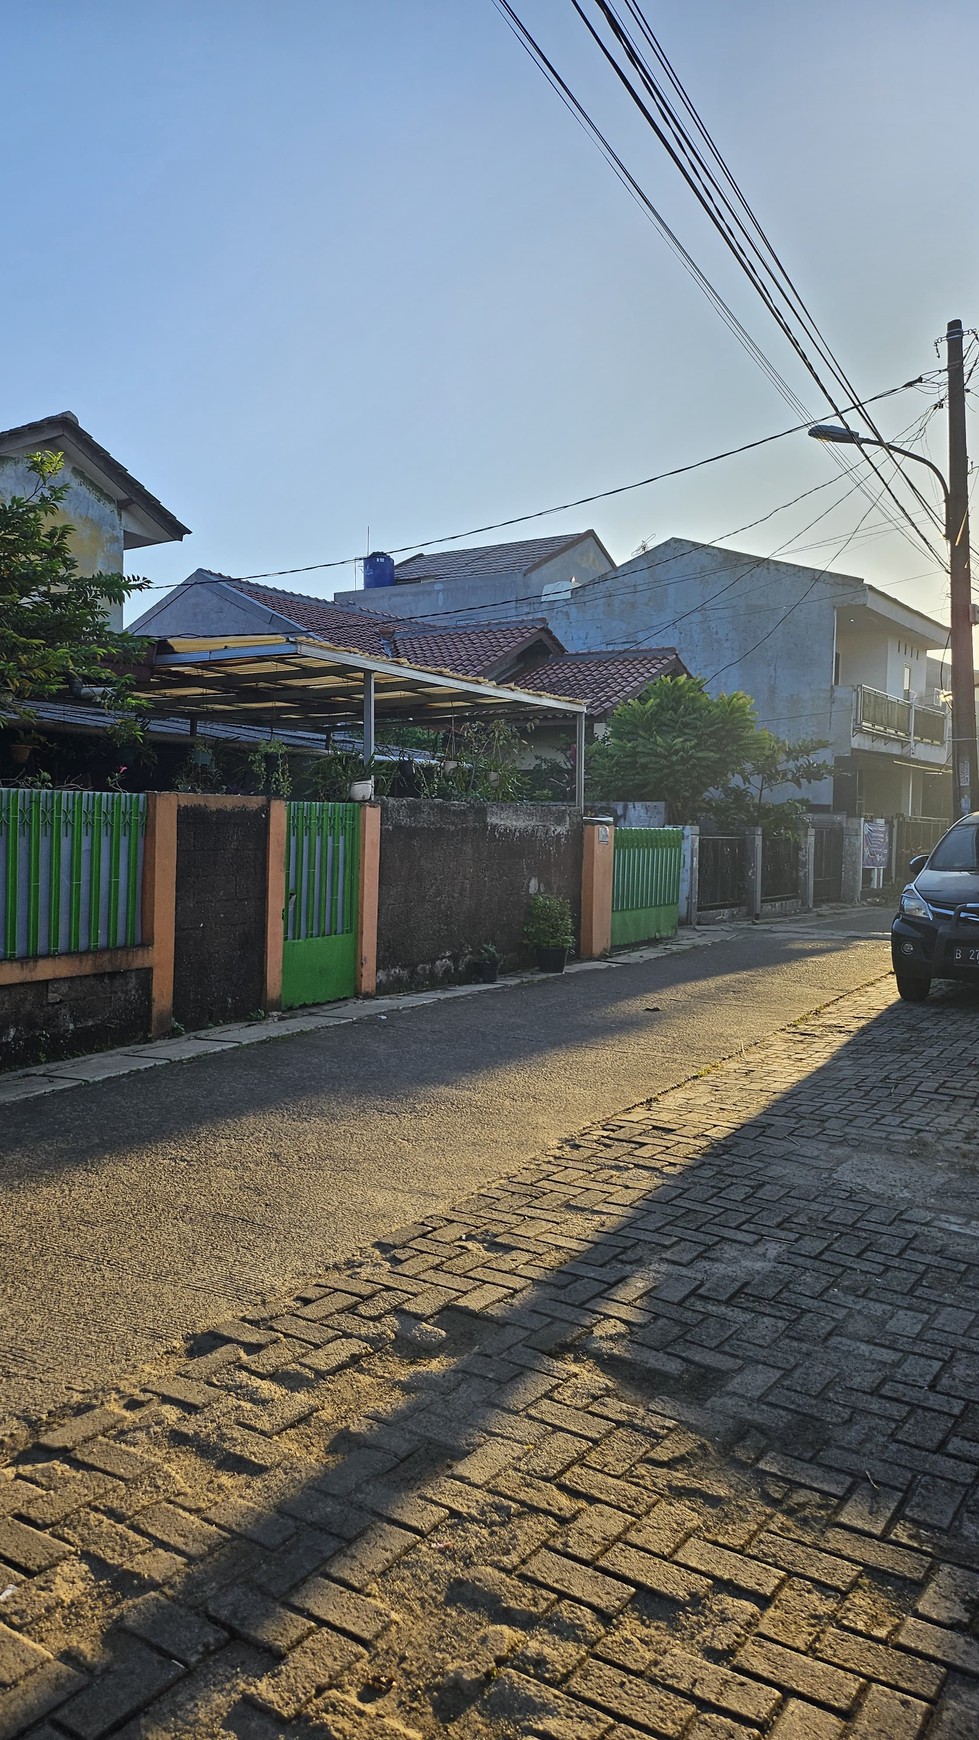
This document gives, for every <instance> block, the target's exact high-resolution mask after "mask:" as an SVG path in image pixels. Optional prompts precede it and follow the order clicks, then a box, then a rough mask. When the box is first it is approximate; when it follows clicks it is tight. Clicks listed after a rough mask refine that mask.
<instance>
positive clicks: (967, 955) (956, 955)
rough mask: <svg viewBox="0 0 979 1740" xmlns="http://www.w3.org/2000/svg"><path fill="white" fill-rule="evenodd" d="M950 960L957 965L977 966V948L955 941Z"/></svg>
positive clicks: (978, 950) (978, 958) (978, 949)
mask: <svg viewBox="0 0 979 1740" xmlns="http://www.w3.org/2000/svg"><path fill="white" fill-rule="evenodd" d="M952 960H953V962H954V964H955V965H956V966H957V967H979V948H971V947H970V946H968V945H967V944H965V943H956V944H955V946H954V947H953V949H952Z"/></svg>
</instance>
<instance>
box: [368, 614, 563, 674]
mask: <svg viewBox="0 0 979 1740" xmlns="http://www.w3.org/2000/svg"><path fill="white" fill-rule="evenodd" d="M545 632H548V634H549V631H548V630H547V624H546V623H545V622H544V621H543V619H541V620H539V621H528V620H526V619H524V621H522V622H519V621H518V622H494V623H486V624H485V625H482V624H474V625H473V626H472V627H471V628H438V629H426V628H425V626H424V623H416V622H409V623H408V624H407V626H406V628H404V629H398V631H397V633H396V635H395V639H396V641H397V647H398V653H399V656H400V657H401V658H403V659H410V661H411V663H412V664H413V665H438V666H439V667H440V668H441V669H443V670H451V671H458V673H459V675H460V676H473V677H477V676H483V675H485V674H486V673H487V672H489V671H491V670H494V669H495V668H496V666H497V665H499V664H500V663H501V662H502V661H503V660H505V659H506V658H507V655H508V654H513V653H516V652H518V651H519V650H520V648H521V647H523V646H528V645H533V643H534V641H536V640H538V639H539V637H540V636H541V635H542V634H544V633H545ZM549 638H550V636H549ZM520 681H521V683H522V682H523V677H522V675H521V678H520Z"/></svg>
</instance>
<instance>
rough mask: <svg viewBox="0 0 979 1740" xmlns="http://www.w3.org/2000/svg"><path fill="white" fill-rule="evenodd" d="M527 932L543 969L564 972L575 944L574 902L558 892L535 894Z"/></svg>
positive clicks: (538, 962)
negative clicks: (572, 906)
mask: <svg viewBox="0 0 979 1740" xmlns="http://www.w3.org/2000/svg"><path fill="white" fill-rule="evenodd" d="M523 934H524V941H525V942H528V943H529V944H530V946H531V948H532V949H534V950H535V952H536V955H537V967H538V971H539V972H542V973H563V972H564V969H565V967H566V965H567V960H568V953H569V950H570V949H571V948H572V946H573V944H574V931H573V929H572V926H571V906H570V903H569V902H568V901H567V900H565V899H564V898H563V897H562V896H561V895H558V894H532V895H531V897H530V905H529V906H528V908H527V922H526V924H525V925H524V933H523Z"/></svg>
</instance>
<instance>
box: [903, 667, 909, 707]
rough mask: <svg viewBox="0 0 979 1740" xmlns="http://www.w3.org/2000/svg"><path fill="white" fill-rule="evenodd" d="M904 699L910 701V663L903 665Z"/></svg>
mask: <svg viewBox="0 0 979 1740" xmlns="http://www.w3.org/2000/svg"><path fill="white" fill-rule="evenodd" d="M904 699H905V700H906V701H910V699H911V666H910V665H905V667H904Z"/></svg>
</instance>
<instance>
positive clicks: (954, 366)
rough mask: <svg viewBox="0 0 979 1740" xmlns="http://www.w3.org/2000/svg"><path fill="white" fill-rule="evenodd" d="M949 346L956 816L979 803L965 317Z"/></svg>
mask: <svg viewBox="0 0 979 1740" xmlns="http://www.w3.org/2000/svg"><path fill="white" fill-rule="evenodd" d="M946 342H947V346H948V504H947V510H946V511H947V516H948V524H947V526H946V528H945V531H946V536H947V538H948V565H949V580H950V589H951V618H950V620H951V644H952V791H953V794H954V799H953V802H954V811H955V819H958V817H959V816H967V815H969V813H970V812H971V811H972V810H974V809H976V808H979V770H977V754H976V679H975V661H974V658H973V652H972V571H971V568H970V565H969V458H968V454H967V452H966V443H965V382H964V379H963V371H962V322H961V320H950V321H949V323H948V329H947V332H946Z"/></svg>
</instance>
